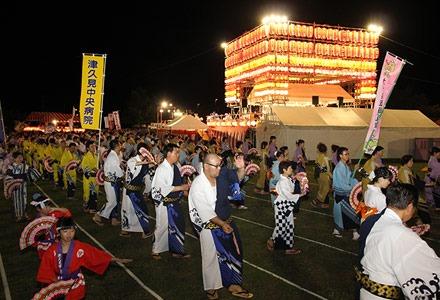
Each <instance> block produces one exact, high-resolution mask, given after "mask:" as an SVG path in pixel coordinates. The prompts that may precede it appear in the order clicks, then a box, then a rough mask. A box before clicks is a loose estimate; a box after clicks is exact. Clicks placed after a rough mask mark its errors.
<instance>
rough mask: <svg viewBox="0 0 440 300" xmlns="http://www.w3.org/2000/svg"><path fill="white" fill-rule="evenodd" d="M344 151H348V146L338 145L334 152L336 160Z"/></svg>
mask: <svg viewBox="0 0 440 300" xmlns="http://www.w3.org/2000/svg"><path fill="white" fill-rule="evenodd" d="M344 151H348V148H346V147H339V148H338V151H337V152H336V157H337V158H338V161H340V160H341V157H340V156H341V154H342V153H344Z"/></svg>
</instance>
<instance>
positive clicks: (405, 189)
mask: <svg viewBox="0 0 440 300" xmlns="http://www.w3.org/2000/svg"><path fill="white" fill-rule="evenodd" d="M386 196H387V207H390V208H397V209H400V210H403V209H406V208H407V207H408V205H409V204H410V203H412V204H413V206H414V207H417V203H418V202H419V193H418V191H417V188H416V187H415V186H413V185H412V184H408V183H395V184H393V185H391V186H389V187H388V189H387V195H386Z"/></svg>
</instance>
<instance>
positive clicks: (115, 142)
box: [108, 139, 119, 150]
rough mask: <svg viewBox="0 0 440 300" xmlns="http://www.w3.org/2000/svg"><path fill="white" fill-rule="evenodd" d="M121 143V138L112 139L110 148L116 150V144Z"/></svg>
mask: <svg viewBox="0 0 440 300" xmlns="http://www.w3.org/2000/svg"><path fill="white" fill-rule="evenodd" d="M118 144H119V140H118V139H113V140H111V141H110V143H109V144H108V147H109V148H110V150H115V148H116V146H117V145H118Z"/></svg>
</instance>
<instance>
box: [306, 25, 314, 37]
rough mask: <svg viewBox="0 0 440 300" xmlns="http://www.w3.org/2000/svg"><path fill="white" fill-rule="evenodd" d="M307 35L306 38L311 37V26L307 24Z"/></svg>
mask: <svg viewBox="0 0 440 300" xmlns="http://www.w3.org/2000/svg"><path fill="white" fill-rule="evenodd" d="M307 37H308V38H312V37H313V26H307Z"/></svg>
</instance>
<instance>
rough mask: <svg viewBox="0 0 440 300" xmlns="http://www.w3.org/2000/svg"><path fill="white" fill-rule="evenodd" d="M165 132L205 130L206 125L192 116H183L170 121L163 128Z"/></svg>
mask: <svg viewBox="0 0 440 300" xmlns="http://www.w3.org/2000/svg"><path fill="white" fill-rule="evenodd" d="M165 129H166V130H171V131H173V130H176V131H198V130H207V129H208V125H206V124H205V123H203V122H202V121H200V119H198V118H196V117H194V116H193V115H183V116H181V117H179V118H177V119H174V120H172V121H171V122H170V123H168V124H167V126H165Z"/></svg>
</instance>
